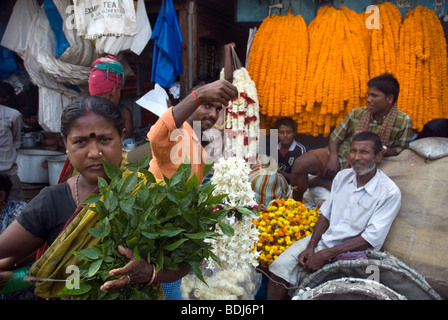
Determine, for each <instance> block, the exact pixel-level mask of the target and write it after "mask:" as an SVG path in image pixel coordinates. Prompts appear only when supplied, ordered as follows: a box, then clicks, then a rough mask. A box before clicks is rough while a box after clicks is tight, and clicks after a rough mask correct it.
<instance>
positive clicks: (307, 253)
mask: <svg viewBox="0 0 448 320" xmlns="http://www.w3.org/2000/svg"><path fill="white" fill-rule="evenodd" d="M313 254H314V248H307V249H305V250H303V251H302V253H301V254H299V266H300V267H302V268H305V265H306V263H307V261H308V259H309V258H310V257H311V256H312V255H313Z"/></svg>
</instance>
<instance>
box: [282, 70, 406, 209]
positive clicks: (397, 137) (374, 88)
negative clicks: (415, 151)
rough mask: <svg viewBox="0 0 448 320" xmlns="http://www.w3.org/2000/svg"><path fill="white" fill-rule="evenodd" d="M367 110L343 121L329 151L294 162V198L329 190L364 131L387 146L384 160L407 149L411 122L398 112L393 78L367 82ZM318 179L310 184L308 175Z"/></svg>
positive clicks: (312, 153) (313, 152)
mask: <svg viewBox="0 0 448 320" xmlns="http://www.w3.org/2000/svg"><path fill="white" fill-rule="evenodd" d="M367 85H368V97H367V107H364V108H356V109H353V110H352V111H350V112H349V114H348V115H347V116H346V117H345V118H344V120H342V122H341V123H340V124H339V125H338V126H337V127H336V129H335V130H334V131H333V132H332V134H331V135H330V139H329V142H328V148H322V149H316V150H310V151H309V152H307V153H306V154H305V155H303V156H301V157H300V158H298V159H297V160H296V162H295V163H294V166H293V168H292V173H291V186H292V187H296V189H295V191H294V194H293V196H294V199H295V200H297V201H302V199H303V194H304V193H305V191H306V190H307V189H308V187H315V186H323V187H325V188H327V189H328V190H330V188H331V182H332V180H333V177H334V176H335V174H336V173H337V172H338V171H339V170H340V168H346V167H349V166H350V163H349V162H347V155H348V152H349V150H350V143H351V138H352V137H353V135H355V134H356V133H359V132H363V131H371V132H374V133H377V134H378V135H379V136H380V138H381V141H382V142H383V145H384V146H386V147H387V150H386V151H385V153H384V156H385V157H389V156H397V155H398V154H399V153H400V152H401V151H402V150H403V149H406V148H408V147H409V143H410V140H411V137H412V121H411V118H410V117H409V116H408V115H407V114H405V113H404V112H402V111H400V110H398V109H397V106H396V105H395V103H396V102H397V99H398V94H399V92H400V86H399V83H398V81H397V79H395V77H394V76H392V75H390V74H382V75H380V76H378V77H375V78H373V79H371V80H370V81H369V82H368V83H367ZM309 174H311V175H315V176H317V177H316V178H315V179H313V180H311V181H309V180H308V175H309Z"/></svg>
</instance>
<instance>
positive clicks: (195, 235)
mask: <svg viewBox="0 0 448 320" xmlns="http://www.w3.org/2000/svg"><path fill="white" fill-rule="evenodd" d="M219 235H220V234H219V233H217V232H214V231H203V232H196V233H185V236H186V237H188V238H190V239H204V238H208V237H214V236H219Z"/></svg>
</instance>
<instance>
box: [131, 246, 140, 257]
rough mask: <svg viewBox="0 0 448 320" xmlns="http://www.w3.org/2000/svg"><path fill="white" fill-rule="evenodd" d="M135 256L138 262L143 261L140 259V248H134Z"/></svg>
mask: <svg viewBox="0 0 448 320" xmlns="http://www.w3.org/2000/svg"><path fill="white" fill-rule="evenodd" d="M132 253H133V254H134V258H135V259H137V260H138V261H140V260H141V258H140V249H139V248H138V246H135V247H134V250H133V252H132Z"/></svg>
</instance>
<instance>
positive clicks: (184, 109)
mask: <svg viewBox="0 0 448 320" xmlns="http://www.w3.org/2000/svg"><path fill="white" fill-rule="evenodd" d="M237 95H238V90H237V88H236V87H235V86H234V85H233V84H231V83H230V82H228V81H226V80H218V81H215V82H212V83H209V84H206V85H202V86H198V87H195V88H193V90H192V92H191V93H190V94H189V95H187V97H185V99H183V100H182V101H181V102H179V103H178V104H177V105H176V106H174V107H171V108H169V109H168V110H167V111H165V112H164V113H163V114H162V116H161V117H160V119H159V120H158V121H157V122H156V123H155V124H154V125H153V126H152V127H151V129H150V131H149V133H148V140H149V141H150V143H151V150H152V158H151V162H150V163H149V170H150V171H151V172H152V173H153V174H154V176H155V177H156V178H157V179H160V180H161V179H163V176H166V177H168V178H170V177H171V176H172V175H173V174H174V173H175V172H176V171H177V168H178V167H179V165H180V164H181V163H183V162H184V161H185V160H186V158H187V161H189V163H190V164H191V174H192V175H193V174H194V173H196V176H197V177H198V179H199V181H202V179H203V174H202V171H203V168H204V165H205V159H206V154H205V151H204V148H203V147H202V145H201V137H200V136H199V137H198V136H197V134H199V133H202V132H204V131H205V130H207V129H210V128H211V127H213V126H214V125H215V123H216V121H217V120H218V117H219V112H220V110H221V109H222V108H223V106H226V105H227V104H228V102H229V101H230V100H231V99H233V98H235V97H236V96H237ZM194 129H197V131H194ZM196 132H197V133H196Z"/></svg>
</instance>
